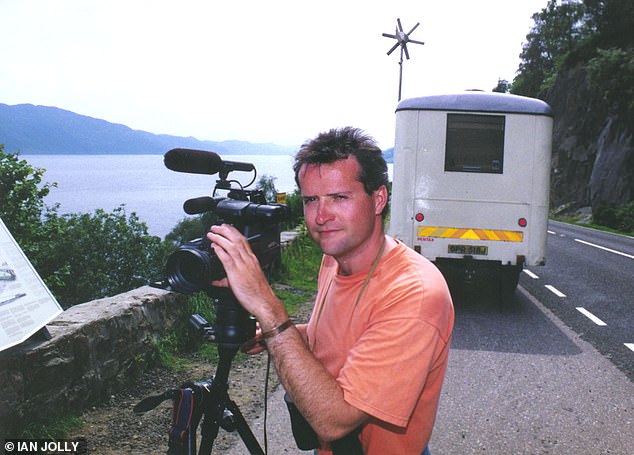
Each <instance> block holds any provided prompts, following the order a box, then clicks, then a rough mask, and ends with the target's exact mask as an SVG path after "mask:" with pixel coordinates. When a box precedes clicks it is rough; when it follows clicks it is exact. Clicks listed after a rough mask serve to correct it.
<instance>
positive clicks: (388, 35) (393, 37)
mask: <svg viewBox="0 0 634 455" xmlns="http://www.w3.org/2000/svg"><path fill="white" fill-rule="evenodd" d="M383 36H385V37H386V38H392V39H398V38H397V37H396V35H390V34H389V33H383Z"/></svg>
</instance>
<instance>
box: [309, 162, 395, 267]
mask: <svg viewBox="0 0 634 455" xmlns="http://www.w3.org/2000/svg"><path fill="white" fill-rule="evenodd" d="M359 171H360V166H359V163H358V161H357V159H356V158H354V157H350V158H348V159H345V160H338V161H335V162H334V163H330V164H308V165H306V164H305V165H303V166H302V168H301V170H300V172H299V183H300V187H301V194H302V199H303V201H304V218H305V220H306V226H307V227H308V231H309V232H310V234H311V236H312V237H313V239H314V240H315V241H316V242H317V244H318V245H319V246H320V247H321V249H322V251H323V252H324V254H327V255H330V256H333V257H334V258H335V259H337V260H338V261H341V260H346V259H350V258H353V257H356V256H358V255H359V254H363V252H364V247H365V246H367V241H368V239H369V238H370V237H371V236H372V235H373V234H376V231H377V229H378V228H381V227H382V219H381V210H382V209H383V206H384V205H385V202H386V201H384V199H385V196H383V194H384V193H386V191H385V192H384V191H383V189H384V187H381V188H380V189H379V190H377V191H375V192H374V193H373V194H372V195H369V194H368V193H366V191H365V189H364V187H363V184H362V183H361V182H360V181H359V178H358V176H359ZM380 235H382V230H381V232H380Z"/></svg>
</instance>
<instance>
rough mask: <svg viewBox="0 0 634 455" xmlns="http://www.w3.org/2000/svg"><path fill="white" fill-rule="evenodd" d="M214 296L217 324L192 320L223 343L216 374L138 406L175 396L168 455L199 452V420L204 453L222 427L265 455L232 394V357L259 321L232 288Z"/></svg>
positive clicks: (141, 410) (252, 450)
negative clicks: (230, 379)
mask: <svg viewBox="0 0 634 455" xmlns="http://www.w3.org/2000/svg"><path fill="white" fill-rule="evenodd" d="M210 296H211V295H210ZM213 298H214V305H215V307H216V321H215V324H214V326H213V327H211V326H210V325H209V324H208V323H207V321H205V319H204V318H202V317H201V316H199V315H193V316H192V318H191V320H190V322H191V323H192V324H193V325H194V326H195V327H196V328H197V329H199V330H200V331H202V332H203V334H204V335H205V337H206V338H209V339H211V340H212V341H214V342H216V343H218V365H217V367H216V374H215V375H214V376H213V377H212V378H211V379H209V380H207V381H204V382H195V383H187V384H184V385H182V386H181V387H180V388H178V389H170V390H168V391H166V392H164V393H163V394H161V395H157V396H151V397H148V398H145V399H143V400H142V401H141V402H140V403H138V404H137V405H136V406H135V407H134V412H136V413H144V412H147V411H149V410H151V409H154V408H155V407H156V406H158V405H159V404H160V403H161V402H162V401H164V400H167V399H172V400H173V402H174V410H173V412H172V425H171V426H170V432H169V448H168V451H167V454H168V455H194V454H195V452H196V430H197V428H198V424H199V423H200V430H201V441H200V448H199V451H198V455H210V454H211V451H212V448H213V444H214V441H215V439H216V437H217V436H218V431H219V429H220V427H222V428H223V429H225V430H226V431H228V432H233V431H236V430H237V432H238V434H239V435H240V437H241V439H242V441H243V442H244V444H245V446H246V447H247V449H248V450H249V453H250V454H255V455H264V451H263V450H262V448H261V447H260V445H259V443H258V441H257V439H256V438H255V436H254V435H253V432H252V431H251V429H250V428H249V425H248V424H247V421H246V420H245V418H244V416H243V415H242V412H240V409H239V408H238V405H237V404H236V403H235V402H234V401H233V400H231V398H230V397H229V393H228V389H229V385H228V379H229V370H230V369H231V362H232V361H233V359H234V357H235V355H236V354H237V352H238V350H239V348H240V345H242V343H243V342H244V341H246V340H248V339H249V338H251V337H252V336H254V335H255V321H254V320H253V319H252V318H251V317H250V316H249V314H248V313H247V312H246V311H245V310H244V309H243V308H242V307H241V306H240V304H239V303H238V302H237V300H236V299H235V297H234V296H233V294H232V293H231V292H230V291H229V290H225V289H216V290H215V291H214V294H213ZM201 420H202V423H201Z"/></svg>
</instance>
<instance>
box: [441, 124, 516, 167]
mask: <svg viewBox="0 0 634 455" xmlns="http://www.w3.org/2000/svg"><path fill="white" fill-rule="evenodd" d="M503 164H504V116H503V115H475V114H447V145H446V150H445V171H454V172H482V173H490V174H501V173H502V169H503Z"/></svg>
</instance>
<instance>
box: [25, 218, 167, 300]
mask: <svg viewBox="0 0 634 455" xmlns="http://www.w3.org/2000/svg"><path fill="white" fill-rule="evenodd" d="M40 229H41V230H40V232H39V233H38V243H37V245H36V246H34V247H33V248H32V252H33V257H32V262H33V263H34V266H35V267H36V269H37V270H38V272H39V273H40V275H41V276H42V278H43V279H44V281H45V282H46V284H47V285H48V287H49V289H50V290H51V292H53V294H54V295H55V296H56V297H57V299H58V300H59V302H60V304H61V305H62V306H64V307H69V306H72V305H75V304H77V303H82V302H86V301H89V300H92V299H95V298H101V297H106V296H111V295H115V294H118V293H120V292H125V291H128V290H130V289H134V288H135V287H139V286H141V285H144V284H147V282H148V281H151V280H157V279H159V277H160V276H161V274H162V267H163V258H164V257H165V254H166V245H165V244H163V243H162V242H161V241H160V239H159V238H158V237H154V236H150V235H149V234H148V232H147V226H146V225H145V223H142V222H141V221H140V220H139V218H138V217H137V215H136V214H135V213H134V212H133V213H131V214H130V215H129V216H127V214H126V212H125V209H124V207H119V208H117V209H115V210H114V211H113V212H112V213H106V212H105V211H103V210H96V211H95V213H94V214H65V215H59V214H57V212H56V211H48V212H47V213H46V214H45V216H44V222H43V224H42V226H41V228H40Z"/></svg>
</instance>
